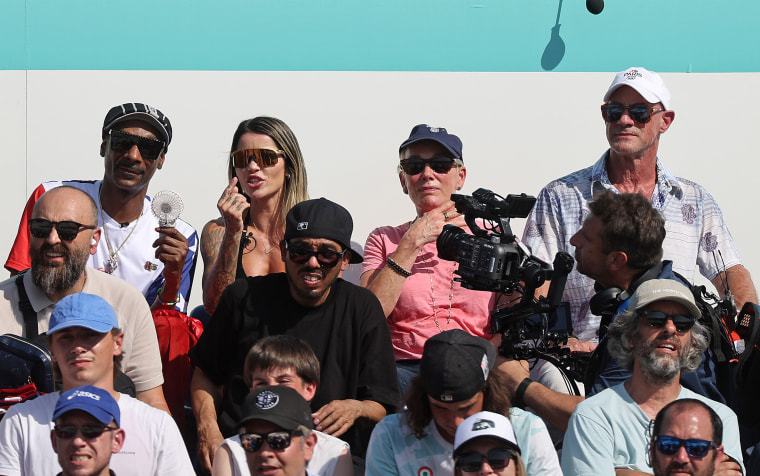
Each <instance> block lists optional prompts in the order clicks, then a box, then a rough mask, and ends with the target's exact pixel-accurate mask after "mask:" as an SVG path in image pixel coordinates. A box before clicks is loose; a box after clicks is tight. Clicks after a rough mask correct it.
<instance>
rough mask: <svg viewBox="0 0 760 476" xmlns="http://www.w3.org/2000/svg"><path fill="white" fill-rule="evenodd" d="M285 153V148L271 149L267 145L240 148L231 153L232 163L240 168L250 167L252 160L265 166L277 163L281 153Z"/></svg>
mask: <svg viewBox="0 0 760 476" xmlns="http://www.w3.org/2000/svg"><path fill="white" fill-rule="evenodd" d="M284 153H285V151H284V150H280V149H269V148H266V147H263V148H258V149H240V150H236V151H235V152H233V153H231V154H230V159H232V165H233V166H234V167H235V168H238V169H242V168H244V167H248V164H250V163H251V161H252V160H253V161H255V162H256V165H258V166H259V167H261V168H264V167H271V166H273V165H275V164H276V163H277V160H278V159H279V158H280V154H284Z"/></svg>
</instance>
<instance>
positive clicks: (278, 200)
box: [201, 116, 309, 314]
mask: <svg viewBox="0 0 760 476" xmlns="http://www.w3.org/2000/svg"><path fill="white" fill-rule="evenodd" d="M230 151H231V152H230V155H229V163H228V167H227V171H228V179H229V185H228V186H227V187H226V188H225V189H224V192H223V193H222V196H221V198H220V199H219V201H218V202H217V204H216V207H217V209H218V210H219V213H220V214H221V217H219V218H216V219H214V220H211V221H210V222H208V223H207V224H206V226H205V227H204V228H203V232H202V234H201V257H202V258H203V264H204V268H203V307H204V308H205V310H206V312H208V313H209V314H213V313H214V311H215V310H216V306H217V303H218V302H219V297H220V296H221V294H222V291H224V289H225V288H226V287H227V286H228V285H230V284H232V282H233V281H234V280H235V279H239V278H245V277H246V276H261V275H264V274H269V273H281V272H283V271H285V264H284V262H283V261H282V255H281V254H280V246H279V245H280V241H281V240H282V236H283V233H284V232H285V217H286V216H287V213H288V211H290V209H291V208H292V207H293V205H295V204H296V203H299V202H302V201H304V200H308V198H309V196H308V194H307V181H306V167H305V166H304V161H303V156H302V154H301V148H300V146H299V145H298V140H297V139H296V136H295V134H293V131H292V130H291V129H290V127H288V125H287V124H285V123H284V122H282V121H281V120H279V119H276V118H274V117H265V116H262V117H255V118H253V119H247V120H245V121H243V122H241V123H240V125H239V126H238V128H237V130H236V131H235V134H234V135H233V137H232V148H231V149H230Z"/></svg>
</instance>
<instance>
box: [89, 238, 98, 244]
mask: <svg viewBox="0 0 760 476" xmlns="http://www.w3.org/2000/svg"><path fill="white" fill-rule="evenodd" d="M97 244H98V242H97V241H95V238H93V239H92V240H90V246H95V245H97Z"/></svg>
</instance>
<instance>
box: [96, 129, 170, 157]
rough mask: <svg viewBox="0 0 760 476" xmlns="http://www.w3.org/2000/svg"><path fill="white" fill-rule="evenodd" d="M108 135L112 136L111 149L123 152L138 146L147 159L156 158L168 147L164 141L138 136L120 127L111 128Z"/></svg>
mask: <svg viewBox="0 0 760 476" xmlns="http://www.w3.org/2000/svg"><path fill="white" fill-rule="evenodd" d="M108 136H109V137H110V142H111V150H113V151H116V152H119V153H122V154H123V153H126V152H129V151H130V150H132V147H134V146H137V149H138V150H139V151H140V155H141V156H142V158H143V159H145V160H156V159H157V158H158V156H159V155H161V152H163V151H164V149H165V148H166V143H165V142H164V141H160V140H157V139H151V138H148V137H141V136H136V135H134V134H130V133H129V132H124V131H120V130H118V129H111V130H109V131H108Z"/></svg>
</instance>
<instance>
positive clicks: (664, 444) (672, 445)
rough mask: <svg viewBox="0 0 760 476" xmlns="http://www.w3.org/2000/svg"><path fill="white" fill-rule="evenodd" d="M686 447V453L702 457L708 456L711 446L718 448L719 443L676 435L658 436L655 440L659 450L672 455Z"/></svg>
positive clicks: (693, 456)
mask: <svg viewBox="0 0 760 476" xmlns="http://www.w3.org/2000/svg"><path fill="white" fill-rule="evenodd" d="M682 446H683V447H684V448H686V454H688V455H689V456H691V457H692V458H697V459H702V458H704V457H705V456H707V453H709V452H710V449H711V448H717V447H718V445H716V444H715V443H713V442H712V441H708V440H700V439H697V438H691V439H688V440H682V439H681V438H676V437H675V436H662V435H659V436H657V438H656V440H655V447H656V448H657V451H659V452H660V453H662V454H664V455H668V456H672V455H674V454H676V453H677V452H678V449H679V448H681V447H682Z"/></svg>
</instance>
